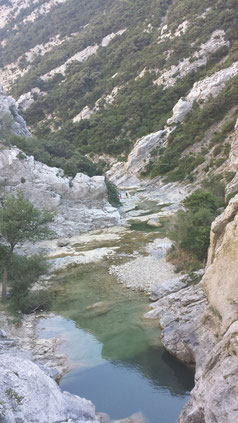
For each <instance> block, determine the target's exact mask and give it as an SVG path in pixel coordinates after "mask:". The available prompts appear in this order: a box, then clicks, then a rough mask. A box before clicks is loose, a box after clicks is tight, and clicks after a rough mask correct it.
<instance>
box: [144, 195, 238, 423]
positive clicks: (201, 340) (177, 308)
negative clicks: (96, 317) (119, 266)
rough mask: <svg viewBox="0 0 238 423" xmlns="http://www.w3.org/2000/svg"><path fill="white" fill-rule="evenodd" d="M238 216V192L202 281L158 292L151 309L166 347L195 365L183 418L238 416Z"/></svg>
mask: <svg viewBox="0 0 238 423" xmlns="http://www.w3.org/2000/svg"><path fill="white" fill-rule="evenodd" d="M237 219H238V195H237V196H235V197H234V198H233V199H232V200H231V201H230V203H229V205H228V207H227V208H226V209H225V211H224V213H223V214H221V215H220V216H218V217H217V218H216V220H215V221H214V222H213V224H212V228H211V245H210V250H209V257H208V263H207V268H206V271H205V274H204V276H203V279H202V281H201V283H200V284H198V285H191V286H188V287H182V288H181V289H179V290H177V292H173V293H169V290H167V291H166V290H165V292H164V293H163V292H161V293H159V292H157V294H162V295H163V296H162V298H160V299H159V300H158V301H156V302H155V303H153V305H152V310H151V311H150V312H149V313H147V315H146V316H147V317H150V318H158V319H159V320H160V324H161V326H162V329H163V333H162V335H163V343H164V345H165V348H166V349H167V350H168V351H169V352H170V353H172V354H173V355H174V356H175V357H177V358H178V359H179V360H181V361H183V362H185V363H187V364H189V365H193V366H195V370H196V373H195V387H194V389H193V390H192V392H191V398H190V401H189V402H188V404H187V405H186V406H185V407H184V409H183V410H182V412H181V415H180V418H179V423H218V422H219V423H234V422H236V421H238V406H237V405H238V402H237V398H238V386H237V375H238V288H237V287H238V276H237V262H238V245H237V239H238V233H237V227H238V220H237ZM174 286H175V287H176V284H175V285H174ZM177 286H178V285H177Z"/></svg>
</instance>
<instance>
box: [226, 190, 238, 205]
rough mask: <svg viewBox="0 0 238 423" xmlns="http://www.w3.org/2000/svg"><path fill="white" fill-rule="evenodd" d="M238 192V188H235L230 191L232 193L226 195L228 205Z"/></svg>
mask: <svg viewBox="0 0 238 423" xmlns="http://www.w3.org/2000/svg"><path fill="white" fill-rule="evenodd" d="M236 194H238V189H237V190H235V191H232V192H230V194H228V195H227V196H226V205H227V204H228V203H229V201H230V200H231V199H232V198H233V197H235V195H236Z"/></svg>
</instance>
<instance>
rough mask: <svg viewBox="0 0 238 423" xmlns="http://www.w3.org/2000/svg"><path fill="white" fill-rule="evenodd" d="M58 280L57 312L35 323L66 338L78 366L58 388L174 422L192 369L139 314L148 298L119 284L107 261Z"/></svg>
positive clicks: (117, 414) (155, 421)
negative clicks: (172, 354)
mask: <svg viewBox="0 0 238 423" xmlns="http://www.w3.org/2000/svg"><path fill="white" fill-rule="evenodd" d="M61 282H63V283H62V284H61ZM57 283H58V285H57V286H58V291H59V292H58V295H57V296H56V299H55V304H54V312H55V313H57V314H59V315H60V316H58V317H55V318H53V319H48V320H46V321H43V322H41V324H40V325H39V328H45V331H44V332H45V333H44V334H45V336H47V335H48V336H52V335H54V334H61V335H63V336H64V338H65V339H66V340H67V342H66V344H65V347H64V348H65V349H66V352H67V353H68V355H69V356H70V358H71V360H72V362H73V363H74V364H75V366H76V368H75V369H74V370H72V371H71V372H70V373H69V374H67V375H66V376H65V377H64V378H63V379H62V381H61V386H62V388H63V389H65V390H68V391H70V392H72V393H74V394H77V395H80V396H83V397H86V398H88V399H91V400H92V401H93V402H94V403H95V404H96V407H97V410H98V411H103V412H107V413H108V414H109V415H110V416H111V417H112V418H114V419H119V418H125V417H128V416H130V415H131V414H133V413H135V412H139V411H140V412H142V414H143V415H144V416H146V418H147V419H148V422H149V423H159V422H161V423H173V422H176V420H177V417H178V415H179V412H180V410H181V408H182V407H183V405H184V404H185V402H186V401H187V399H188V392H189V391H190V390H191V389H192V387H193V376H192V374H191V372H190V371H189V370H188V369H187V368H186V367H184V366H183V365H181V364H180V363H178V362H177V361H176V360H173V359H172V358H171V357H170V356H169V355H167V354H166V353H165V351H164V348H163V346H162V344H161V341H160V329H159V327H158V324H157V322H155V321H153V320H148V319H145V318H144V317H143V315H144V313H145V312H146V311H147V310H148V304H149V300H148V298H147V297H146V296H145V295H144V294H142V293H139V292H133V291H130V290H127V289H126V288H124V287H123V286H121V285H119V284H118V283H116V282H115V280H114V278H113V276H111V275H109V274H108V271H107V267H106V265H105V263H104V264H103V263H99V264H97V265H84V266H83V267H82V268H79V269H78V270H77V271H74V272H72V273H71V274H70V275H69V274H68V275H67V276H66V275H65V276H64V277H62V278H61V279H60V280H58V282H57Z"/></svg>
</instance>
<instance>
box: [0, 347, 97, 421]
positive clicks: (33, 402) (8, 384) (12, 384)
mask: <svg viewBox="0 0 238 423" xmlns="http://www.w3.org/2000/svg"><path fill="white" fill-rule="evenodd" d="M0 397H1V402H0V421H1V422H2V423H16V422H18V423H25V422H27V423H60V422H66V421H70V422H71V423H80V422H93V423H98V419H97V418H96V416H95V408H94V405H93V404H92V403H91V401H87V400H86V399H84V398H80V397H78V396H76V395H71V394H69V393H68V392H62V391H61V390H60V388H59V386H58V385H57V383H56V382H55V381H54V380H53V379H52V378H50V377H49V376H48V375H47V374H46V373H45V372H44V371H43V370H42V369H40V368H39V366H37V365H36V364H34V363H33V362H31V361H30V360H23V359H21V358H19V357H17V356H15V355H10V354H2V355H1V361H0Z"/></svg>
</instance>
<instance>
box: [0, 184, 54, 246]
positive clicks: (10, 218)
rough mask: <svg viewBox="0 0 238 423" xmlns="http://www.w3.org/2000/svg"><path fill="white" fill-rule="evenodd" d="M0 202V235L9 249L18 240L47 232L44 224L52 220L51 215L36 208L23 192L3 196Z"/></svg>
mask: <svg viewBox="0 0 238 423" xmlns="http://www.w3.org/2000/svg"><path fill="white" fill-rule="evenodd" d="M1 203H2V208H1V209H0V236H1V238H2V239H3V240H4V241H5V242H6V243H7V244H8V245H9V247H10V250H11V251H13V249H14V247H15V246H16V245H17V244H18V243H19V242H24V241H25V240H33V241H34V240H36V239H42V238H44V237H45V236H46V235H47V234H49V230H48V229H47V227H46V226H45V225H46V223H48V222H50V221H52V220H53V215H52V214H51V213H49V212H48V211H43V212H41V211H40V210H38V209H36V208H35V207H34V206H33V204H31V203H30V202H29V201H28V200H26V198H25V196H24V194H23V192H21V191H18V193H17V196H16V197H15V196H13V195H9V196H7V197H3V198H2V200H1Z"/></svg>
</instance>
